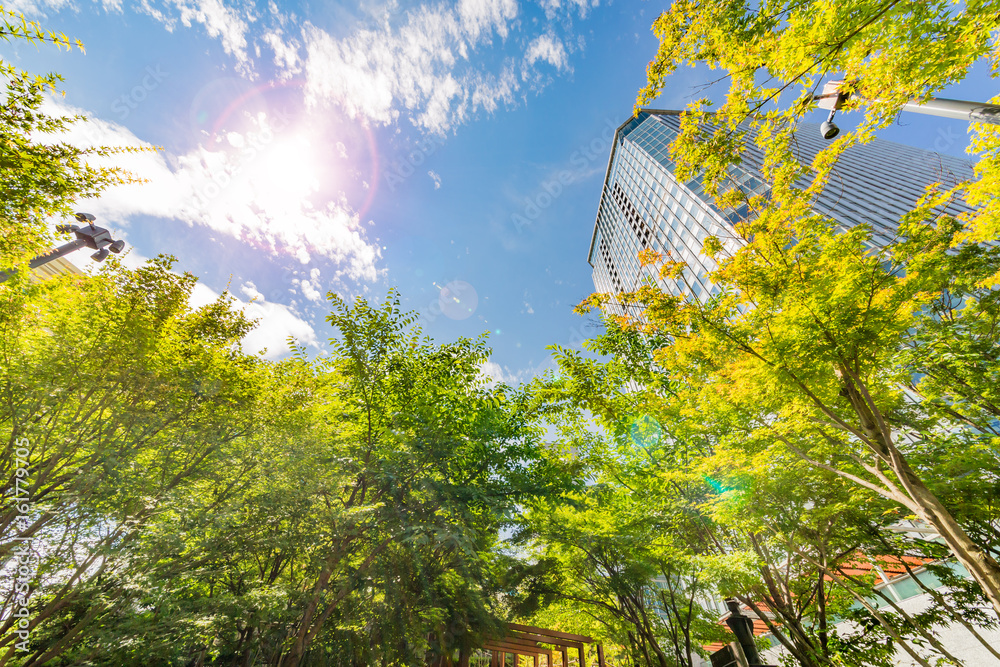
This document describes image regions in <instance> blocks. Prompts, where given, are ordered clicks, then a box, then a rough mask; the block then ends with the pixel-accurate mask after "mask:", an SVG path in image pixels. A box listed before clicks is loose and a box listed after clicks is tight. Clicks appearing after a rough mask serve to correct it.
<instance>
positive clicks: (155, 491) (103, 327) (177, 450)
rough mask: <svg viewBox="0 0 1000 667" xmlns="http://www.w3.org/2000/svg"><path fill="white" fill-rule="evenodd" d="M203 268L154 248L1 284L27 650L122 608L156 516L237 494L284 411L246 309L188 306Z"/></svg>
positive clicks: (5, 628) (227, 300)
mask: <svg viewBox="0 0 1000 667" xmlns="http://www.w3.org/2000/svg"><path fill="white" fill-rule="evenodd" d="M194 282H195V279H194V278H193V277H191V276H189V275H186V276H178V275H176V274H174V273H172V272H171V271H170V260H169V259H166V258H159V259H155V260H152V261H151V262H150V263H148V264H147V265H146V266H144V267H141V268H139V269H136V270H134V271H129V270H125V269H123V268H122V267H120V266H119V265H117V264H115V263H111V264H109V265H108V266H107V267H105V268H104V269H103V270H102V272H101V273H100V274H99V275H96V276H85V277H78V276H64V277H61V278H59V279H57V280H52V281H45V282H43V283H41V284H38V285H33V286H30V287H27V288H24V289H20V288H18V289H12V288H10V287H6V288H4V289H3V290H0V308H2V309H3V317H0V328H2V332H3V336H2V338H3V341H2V343H0V359H2V363H0V395H2V396H3V409H2V412H0V432H2V434H3V437H4V440H5V442H6V443H7V445H6V447H5V448H4V451H3V455H2V457H0V471H2V475H3V498H4V500H3V501H2V502H0V557H2V558H3V561H4V562H5V563H9V562H11V558H12V556H13V553H14V550H15V548H16V547H17V546H18V545H20V544H22V542H23V540H24V539H30V540H32V542H33V544H34V547H35V555H36V565H35V567H34V569H33V572H32V580H31V595H30V597H29V598H28V599H29V602H30V605H29V606H30V609H31V612H32V613H31V624H30V626H29V627H28V628H27V630H28V631H29V632H30V634H31V640H32V643H31V647H32V650H31V652H29V655H28V657H27V658H26V660H24V661H23V664H40V663H44V662H46V661H50V660H52V659H54V658H55V657H56V656H59V655H60V654H61V653H63V652H65V651H67V650H68V649H70V648H71V647H72V645H73V642H74V641H76V639H77V637H78V636H79V635H80V634H81V633H84V632H85V631H86V630H87V628H88V627H90V626H92V625H93V626H99V625H101V624H103V623H106V622H107V619H108V617H109V616H111V615H113V614H114V613H116V612H120V611H121V609H122V608H123V605H125V603H126V601H127V599H128V597H129V596H128V594H127V589H128V586H129V581H130V580H131V579H132V578H133V577H135V576H137V573H138V570H136V569H135V567H136V551H135V550H136V545H137V543H139V542H141V540H142V538H143V535H144V532H145V530H146V529H147V527H148V525H149V524H150V522H152V521H155V519H156V517H157V515H159V514H161V513H165V512H169V511H171V510H172V509H174V510H176V507H178V506H183V505H184V503H185V502H187V501H186V497H187V496H189V495H191V494H199V493H206V494H210V495H213V496H214V497H216V498H220V497H222V498H224V497H225V496H226V495H227V494H228V493H231V492H232V487H233V486H236V481H233V480H231V479H230V478H229V475H231V474H232V475H235V474H236V473H237V472H238V471H240V470H241V469H242V468H243V467H244V466H245V465H246V464H247V457H249V456H250V455H251V453H250V452H249V451H248V441H249V440H250V439H252V438H253V436H254V434H255V433H256V432H257V431H259V430H260V429H261V428H262V427H263V425H266V424H267V423H268V422H269V420H270V419H271V416H270V415H271V413H272V412H279V413H280V412H281V410H282V408H281V405H280V401H279V400H278V399H279V398H280V396H281V394H277V393H276V392H273V391H272V390H271V385H270V384H269V382H268V380H269V377H268V374H267V368H266V366H264V365H263V364H262V363H261V361H260V360H259V359H258V358H255V357H253V356H248V355H244V354H243V353H242V352H240V350H239V340H240V339H241V338H242V337H243V336H244V335H245V334H246V332H247V331H248V330H249V329H250V327H251V323H250V322H249V321H247V319H246V318H245V317H244V316H243V314H242V313H241V312H240V311H236V310H233V309H232V307H231V305H232V301H233V300H232V298H231V297H228V296H222V297H220V298H219V299H218V300H217V301H216V302H214V303H211V304H209V305H207V306H204V307H202V308H200V309H197V310H192V309H191V308H190V307H189V306H188V298H189V296H190V292H191V289H192V288H193V286H194ZM20 447H23V448H25V449H27V450H28V452H29V455H28V456H27V457H26V460H21V461H19V460H18V459H20V458H21V457H19V456H17V449H18V448H20ZM18 469H22V470H24V471H26V473H27V476H26V478H24V477H22V476H21V474H20V473H18V472H17V471H18ZM237 480H238V478H237ZM18 485H21V487H22V488H27V489H29V490H30V493H28V498H27V500H26V501H25V500H23V499H22V500H20V501H18V500H15V496H23V495H24V492H22V493H17V492H16V487H17V486H18ZM25 504H26V505H25ZM25 507H26V508H27V511H25ZM5 596H6V600H5V607H7V606H9V604H10V603H11V602H12V601H13V598H14V596H15V589H14V587H11V588H10V589H9V590H8V591H5ZM16 623H17V619H14V618H12V617H10V616H8V617H6V618H5V619H4V620H3V622H2V624H0V630H2V632H3V636H2V638H0V648H2V650H3V653H2V654H0V663H2V664H10V662H11V661H12V660H18V661H20V659H21V658H24V656H23V655H17V654H18V653H20V652H18V651H15V646H14V644H15V641H16V635H15V634H14V632H13V631H14V629H15V627H16V625H15V624H16Z"/></svg>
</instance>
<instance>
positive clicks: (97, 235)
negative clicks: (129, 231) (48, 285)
mask: <svg viewBox="0 0 1000 667" xmlns="http://www.w3.org/2000/svg"><path fill="white" fill-rule="evenodd" d="M76 219H77V222H80V223H84V224H83V225H82V226H81V225H59V226H58V227H56V229H57V230H59V231H60V232H64V233H67V232H73V234H74V235H75V236H76V238H75V239H73V240H72V241H70V242H69V243H65V244H63V245H61V246H59V247H58V248H56V249H55V250H52V251H50V252H47V253H45V254H44V255H39V256H38V257H35V258H34V259H33V260H31V261H30V262H28V267H29V268H32V269H37V268H38V267H39V266H42V265H43V264H48V263H49V262H51V261H52V260H55V259H59V258H60V257H64V256H65V255H68V254H70V253H71V252H73V251H74V250H79V249H80V248H91V249H92V250H96V251H97V252H95V253H94V254H92V255H91V256H90V258H91V259H93V260H95V261H98V262H103V261H104V260H105V259H107V257H108V251H109V250H110V251H111V252H113V253H115V254H118V253H120V252H121V251H122V250H123V249H124V248H125V241H122V240H120V239H119V240H118V241H115V240H113V239H112V238H111V232H109V231H108V230H106V229H104V228H103V227H97V226H95V225H94V220H96V219H97V218H95V217H94V216H92V215H91V214H90V213H77V214H76ZM12 275H13V272H11V273H7V272H0V283H2V282H3V281H5V280H7V279H8V278H10V277H11V276H12Z"/></svg>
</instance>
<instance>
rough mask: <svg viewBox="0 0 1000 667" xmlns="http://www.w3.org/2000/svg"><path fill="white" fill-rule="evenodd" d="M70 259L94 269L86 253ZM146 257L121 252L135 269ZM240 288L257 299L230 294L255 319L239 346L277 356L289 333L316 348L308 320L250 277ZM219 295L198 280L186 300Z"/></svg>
mask: <svg viewBox="0 0 1000 667" xmlns="http://www.w3.org/2000/svg"><path fill="white" fill-rule="evenodd" d="M102 222H103V221H102ZM109 231H111V233H112V236H113V237H114V238H116V239H117V238H125V237H124V235H123V232H122V231H120V230H116V229H114V228H111V229H110V230H109ZM69 259H70V260H71V261H72V262H73V264H75V265H76V266H78V267H80V268H81V269H83V270H84V271H87V272H91V271H96V270H97V266H98V264H97V262H95V261H93V260H92V259H90V258H89V256H87V255H83V254H79V255H76V256H70V257H69ZM147 261H149V258H148V257H145V256H144V255H142V254H141V253H139V252H138V251H136V250H135V249H134V248H128V247H127V250H126V252H125V253H123V255H122V264H124V265H125V266H126V267H127V268H130V269H137V268H139V267H140V266H142V265H143V264H145V263H146V262H147ZM240 291H241V292H242V293H243V294H244V295H245V296H246V297H247V298H248V299H250V300H253V299H254V298H256V299H257V301H254V302H253V303H249V302H247V301H243V300H242V299H240V298H239V297H237V296H236V295H231V296H233V298H234V302H233V308H234V309H236V310H242V311H243V312H244V313H245V314H246V316H247V317H249V318H251V319H253V320H256V321H257V323H256V325H255V326H254V328H253V329H252V330H251V331H250V333H248V334H247V335H246V337H245V338H244V339H243V344H242V349H243V351H244V352H247V353H249V354H257V353H258V352H262V351H264V350H267V351H266V352H265V353H264V356H265V357H266V358H268V359H277V358H279V357H282V356H284V355H285V354H286V353H287V352H288V337H289V336H291V337H293V338H294V339H295V340H296V341H297V342H298V344H300V345H307V346H310V347H313V348H315V349H319V338H318V336H317V335H316V330H315V329H313V327H312V325H311V324H309V323H308V322H307V321H305V320H304V319H302V318H301V317H299V316H298V314H296V313H295V311H294V310H292V309H291V308H290V307H288V306H286V305H284V304H280V303H274V302H271V301H265V300H264V297H263V295H261V293H260V292H259V291H257V287H256V286H255V285H254V283H253V282H252V281H247V282H245V283H243V284H242V285H240ZM219 295H220V292H217V291H215V290H214V289H212V288H211V287H209V286H208V285H206V284H205V283H203V282H201V281H199V282H196V283H195V284H194V289H193V290H192V291H191V298H190V299H189V300H188V303H189V304H190V306H191V308H193V309H197V308H201V307H202V306H206V305H208V304H210V303H214V302H215V301H216V300H217V299H218V298H219Z"/></svg>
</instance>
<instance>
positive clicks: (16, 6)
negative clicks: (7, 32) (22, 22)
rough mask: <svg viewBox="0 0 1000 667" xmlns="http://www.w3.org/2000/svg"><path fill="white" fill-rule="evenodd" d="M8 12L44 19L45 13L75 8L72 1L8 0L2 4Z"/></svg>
mask: <svg viewBox="0 0 1000 667" xmlns="http://www.w3.org/2000/svg"><path fill="white" fill-rule="evenodd" d="M3 6H4V9H6V10H7V11H10V12H19V13H21V14H24V15H25V16H28V17H29V18H30V17H45V16H46V12H47V11H53V12H58V11H61V10H63V9H65V8H67V7H72V8H75V7H76V6H75V5H74V4H73V0H8V1H7V2H5V3H4V4H3Z"/></svg>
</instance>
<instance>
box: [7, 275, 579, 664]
mask: <svg viewBox="0 0 1000 667" xmlns="http://www.w3.org/2000/svg"><path fill="white" fill-rule="evenodd" d="M194 282H195V280H194V278H193V277H191V276H189V275H184V276H178V275H176V274H174V273H172V272H171V271H170V261H169V260H168V259H163V258H161V259H157V260H153V261H152V262H151V263H150V264H148V265H147V266H144V267H142V268H140V269H137V270H135V271H129V270H126V269H124V268H122V267H121V266H120V265H117V264H115V263H111V264H109V265H108V266H107V267H105V269H104V270H103V271H102V273H101V274H99V275H96V276H82V277H80V276H67V277H62V278H59V279H58V280H55V281H49V282H45V283H40V284H36V285H29V286H27V288H26V289H22V287H17V288H14V287H13V286H11V285H8V286H5V287H4V288H0V295H2V296H3V297H4V301H3V308H4V317H3V318H2V322H3V323H4V326H5V329H4V331H3V334H4V335H3V343H2V345H3V347H2V359H3V364H2V368H3V376H2V392H3V396H4V397H5V399H4V413H3V421H2V422H0V425H2V428H3V435H4V436H5V438H6V441H7V442H8V443H10V444H9V445H8V447H7V448H5V450H4V458H3V459H2V461H0V466H2V467H0V470H2V471H3V473H4V474H3V479H4V480H5V484H7V485H8V486H9V485H11V484H13V483H14V480H15V478H16V477H15V475H14V474H13V473H14V470H15V468H16V467H18V462H17V461H16V460H15V452H16V447H15V446H14V443H22V444H23V443H24V442H28V443H30V451H31V455H30V457H29V461H28V467H27V470H28V477H29V479H30V482H31V508H30V509H31V511H30V514H29V515H28V516H27V517H26V516H25V515H24V514H23V512H21V510H20V508H19V507H18V506H17V504H16V503H15V502H14V501H13V500H11V496H12V495H13V493H12V490H11V489H10V488H5V489H4V494H3V497H4V498H5V500H4V501H3V503H2V504H0V520H2V522H3V523H2V524H0V526H2V529H0V547H2V548H3V550H4V552H3V553H4V561H3V562H4V563H6V564H7V569H6V570H5V572H7V573H8V575H9V574H11V572H12V571H11V570H10V569H9V568H10V564H11V563H12V562H13V561H12V560H11V558H10V556H11V551H12V549H13V547H14V546H15V545H16V544H18V543H19V542H20V541H21V539H22V538H28V537H30V538H31V539H32V540H33V544H34V548H35V553H36V561H37V562H36V564H35V570H34V573H33V577H32V581H31V596H30V598H29V601H30V611H31V625H30V627H29V628H28V629H29V631H30V651H29V652H28V653H27V654H25V653H23V652H19V651H16V650H15V646H14V643H15V641H16V639H17V637H16V635H15V634H14V632H13V630H14V629H15V626H14V623H16V619H14V618H12V617H7V618H5V619H4V620H3V626H2V628H3V629H2V633H3V634H2V635H0V648H2V650H3V651H4V654H2V655H0V664H17V665H35V664H42V663H51V664H79V663H81V662H84V663H87V664H107V665H120V664H138V663H150V662H152V663H154V664H189V663H194V664H208V663H219V664H222V663H227V664H228V663H233V664H275V663H277V662H280V663H281V664H283V665H290V664H291V665H294V664H340V663H339V661H344V660H348V661H349V662H350V664H375V663H381V662H382V661H386V662H389V663H393V664H413V665H416V664H421V665H422V664H424V663H425V662H426V660H427V659H429V657H430V656H435V655H439V654H441V653H445V652H447V653H450V651H451V650H452V649H453V648H457V647H459V646H461V645H469V644H471V643H474V642H476V641H477V640H478V639H477V638H481V637H483V636H488V635H494V634H495V633H496V632H497V630H498V627H499V626H498V616H499V615H500V614H503V613H504V611H505V610H504V608H503V607H502V603H503V596H502V594H501V592H502V590H503V587H504V586H505V585H506V584H505V576H506V575H507V572H508V570H509V569H510V565H511V562H510V559H509V556H506V555H505V554H504V553H503V552H502V550H501V548H500V537H499V535H500V530H501V528H502V527H503V526H505V525H507V524H508V523H510V522H511V521H512V518H513V516H514V515H515V513H516V508H517V506H518V504H519V503H521V502H525V501H526V500H527V499H530V498H540V497H544V496H546V495H551V494H554V493H559V492H561V490H562V489H563V488H565V487H566V486H567V484H569V482H568V479H567V478H566V476H565V474H564V473H563V472H562V470H561V469H560V467H559V466H556V465H554V464H553V463H551V462H550V461H548V460H547V459H546V458H545V457H544V456H542V452H541V451H540V450H539V449H538V447H537V442H536V436H535V435H534V432H533V430H532V429H531V428H530V427H529V425H528V424H527V422H526V421H525V416H524V414H525V413H524V411H523V410H522V409H521V404H522V402H523V397H522V396H520V395H519V394H518V393H517V392H514V391H513V390H511V389H509V388H507V387H504V386H502V385H500V386H491V385H488V384H487V383H486V382H485V380H484V379H483V376H482V374H481V370H480V368H481V366H482V364H483V363H484V362H485V361H486V360H487V359H488V350H487V348H486V347H485V343H484V341H483V340H482V339H479V340H467V339H462V340H459V341H456V342H454V343H448V344H444V345H437V344H434V343H433V342H431V341H430V340H428V339H426V338H424V337H422V334H421V333H420V332H419V330H416V329H413V328H411V327H410V323H411V322H412V319H413V315H412V314H408V313H403V312H401V311H400V309H399V298H398V296H396V295H395V294H392V295H390V298H389V299H388V300H387V301H386V302H385V303H384V304H381V305H370V304H368V303H367V302H366V301H363V300H361V301H358V302H355V303H353V304H348V303H347V302H344V301H342V300H340V299H338V298H337V297H331V298H332V299H333V304H334V310H333V312H332V314H331V315H330V322H331V324H332V325H334V326H335V327H336V329H337V332H338V333H339V336H338V337H337V338H336V339H334V340H332V341H331V345H332V348H333V353H332V354H331V355H329V356H328V357H326V358H323V359H320V360H317V361H309V360H308V359H307V358H306V355H305V350H304V349H301V348H296V349H295V354H294V355H293V357H292V358H289V359H287V360H285V361H282V362H267V361H265V360H263V359H261V358H260V357H257V356H253V355H247V354H245V353H243V352H242V351H241V350H240V341H241V339H242V338H243V336H244V335H245V334H246V333H247V332H248V331H249V330H250V328H251V327H252V322H249V321H247V320H246V318H245V317H244V316H243V314H242V313H241V312H240V311H238V310H235V309H233V308H232V303H233V300H232V298H231V297H229V296H228V295H223V296H221V297H220V298H219V299H218V300H217V301H216V302H214V303H212V304H209V305H207V306H204V307H202V308H199V309H192V308H190V306H189V305H188V300H189V297H190V292H191V289H192V287H193V285H194ZM26 519H27V520H26ZM8 583H10V582H9V579H8ZM5 594H7V595H8V597H7V600H6V603H9V602H11V601H12V600H13V597H12V596H13V595H14V588H13V586H11V587H7V586H5ZM6 603H5V606H8V605H7V604H6Z"/></svg>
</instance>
